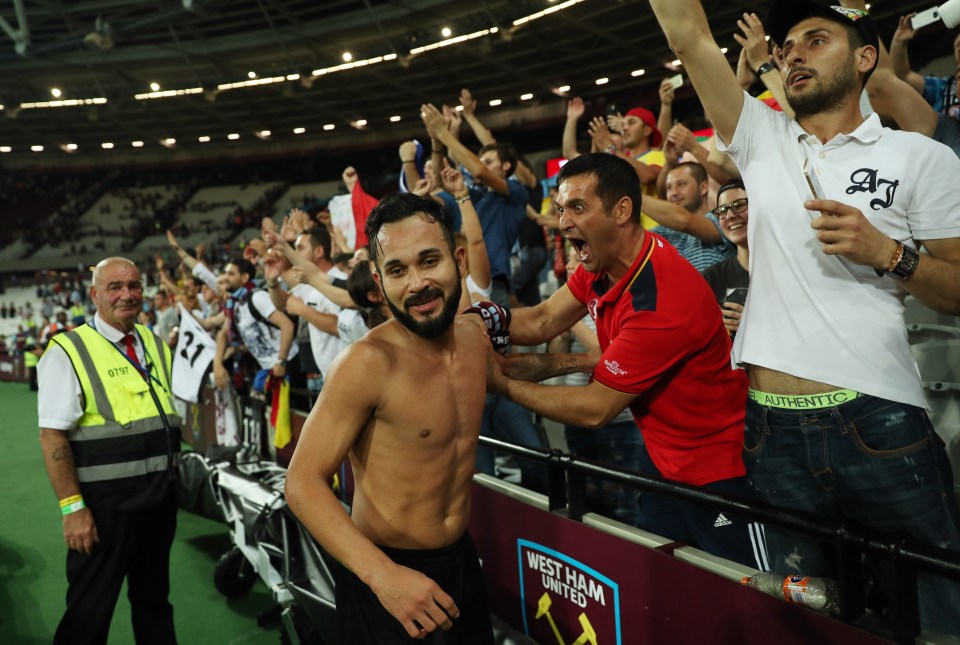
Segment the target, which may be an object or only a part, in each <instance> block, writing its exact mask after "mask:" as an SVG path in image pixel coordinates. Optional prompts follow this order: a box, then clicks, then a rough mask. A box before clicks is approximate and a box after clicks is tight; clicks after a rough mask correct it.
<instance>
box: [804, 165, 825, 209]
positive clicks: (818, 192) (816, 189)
mask: <svg viewBox="0 0 960 645" xmlns="http://www.w3.org/2000/svg"><path fill="white" fill-rule="evenodd" d="M803 176H804V177H805V178H806V180H807V186H809V187H810V192H811V193H813V198H814V199H826V197H824V192H823V186H821V185H820V180H819V179H817V171H816V169H815V168H814V167H813V166H811V165H810V160H809V159H804V160H803Z"/></svg>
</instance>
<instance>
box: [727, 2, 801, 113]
mask: <svg viewBox="0 0 960 645" xmlns="http://www.w3.org/2000/svg"><path fill="white" fill-rule="evenodd" d="M737 26H738V27H740V30H741V31H742V32H743V35H742V36H741V35H740V34H738V33H736V32H734V34H733V39H734V40H736V41H737V42H738V43H740V46H741V47H743V49H742V50H741V51H740V56H741V60H742V61H744V62H745V63H746V65H747V66H748V68H749V71H750V73H751V74H752V75H753V77H754V78H759V79H760V82H761V83H763V85H764V87H766V88H767V89H768V90H770V94H772V95H773V98H775V99H777V103H778V104H779V105H780V109H781V110H783V113H784V114H786V115H787V116H789V117H791V118H792V117H793V115H794V114H793V108H792V107H790V102H789V101H787V93H786V91H785V90H784V89H783V77H782V76H780V69H779V68H778V67H777V65H776V62H775V61H774V60H773V56H771V55H770V49H769V46H768V45H767V36H766V30H765V29H764V28H763V23H762V22H761V21H760V18H759V17H758V16H757V14H755V13H747V14H744V15H743V18H742V19H741V20H738V21H737ZM767 63H769V65H767ZM761 67H763V69H761ZM757 72H763V73H762V74H757Z"/></svg>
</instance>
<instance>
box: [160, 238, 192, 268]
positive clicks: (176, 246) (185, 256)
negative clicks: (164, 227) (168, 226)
mask: <svg viewBox="0 0 960 645" xmlns="http://www.w3.org/2000/svg"><path fill="white" fill-rule="evenodd" d="M167 242H168V243H169V244H170V248H172V249H173V250H174V251H176V253H177V256H179V258H180V261H181V262H183V263H184V264H185V265H187V268H189V269H190V270H191V271H193V270H194V269H195V268H196V266H197V264H198V261H197V259H196V258H192V257H190V254H189V253H187V252H186V251H184V250H183V248H182V247H181V246H180V243H179V242H177V238H176V236H174V234H173V232H172V231H167Z"/></svg>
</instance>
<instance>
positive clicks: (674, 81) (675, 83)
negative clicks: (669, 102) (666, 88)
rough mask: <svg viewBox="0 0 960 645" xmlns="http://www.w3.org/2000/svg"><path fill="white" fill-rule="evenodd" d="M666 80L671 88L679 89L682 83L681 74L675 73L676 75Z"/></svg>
mask: <svg viewBox="0 0 960 645" xmlns="http://www.w3.org/2000/svg"><path fill="white" fill-rule="evenodd" d="M667 82H669V83H670V86H671V87H672V88H673V89H675V90H676V89H679V88H680V86H681V85H683V74H677V75H676V76H671V77H670V78H668V79H667Z"/></svg>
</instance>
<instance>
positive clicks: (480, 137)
mask: <svg viewBox="0 0 960 645" xmlns="http://www.w3.org/2000/svg"><path fill="white" fill-rule="evenodd" d="M460 106H461V107H462V108H463V118H464V119H466V121H467V124H468V125H469V126H470V129H471V130H473V134H474V135H475V136H476V137H477V141H479V142H480V145H481V146H486V145H489V144H491V143H496V142H497V140H496V138H495V137H494V136H493V133H492V132H490V130H488V129H487V128H486V127H485V126H484V125H483V123H481V122H480V118H479V117H478V116H477V100H476V99H475V98H473V95H471V94H470V90H468V89H467V88H463V89H462V90H460Z"/></svg>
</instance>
